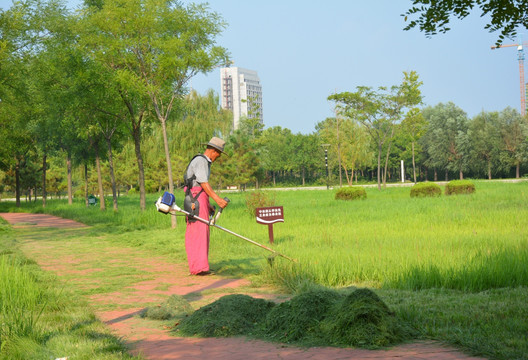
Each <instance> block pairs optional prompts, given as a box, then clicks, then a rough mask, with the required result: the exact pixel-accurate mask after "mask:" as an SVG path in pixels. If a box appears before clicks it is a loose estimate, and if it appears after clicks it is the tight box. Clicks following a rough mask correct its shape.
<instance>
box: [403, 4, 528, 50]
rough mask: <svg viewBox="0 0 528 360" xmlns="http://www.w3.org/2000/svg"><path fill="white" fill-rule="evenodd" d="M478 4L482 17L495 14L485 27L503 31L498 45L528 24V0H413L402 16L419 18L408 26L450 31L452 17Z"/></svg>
mask: <svg viewBox="0 0 528 360" xmlns="http://www.w3.org/2000/svg"><path fill="white" fill-rule="evenodd" d="M474 8H479V9H480V12H481V14H480V16H481V17H483V16H490V18H491V20H490V22H489V23H488V24H486V25H485V27H484V29H487V30H489V31H490V32H494V31H500V35H499V38H498V40H497V42H496V44H497V45H498V46H499V45H500V44H502V41H503V40H504V38H505V37H509V38H513V37H515V36H516V35H517V29H518V27H519V26H523V27H524V28H528V1H527V0H502V1H496V0H441V1H440V0H433V1H431V0H413V6H412V7H411V8H410V9H409V10H407V12H406V13H405V14H403V15H402V16H404V17H405V21H407V19H408V17H410V16H411V17H414V16H418V18H417V19H415V20H411V21H410V22H409V24H408V25H407V26H406V27H405V28H404V30H410V29H412V28H415V27H418V28H419V29H420V31H422V32H424V33H425V34H426V35H427V36H432V35H436V34H437V33H439V32H440V33H446V32H447V31H449V30H450V27H449V22H450V20H451V18H452V17H456V18H458V19H464V18H466V17H467V16H468V15H469V14H470V13H471V12H472V11H473V9H474Z"/></svg>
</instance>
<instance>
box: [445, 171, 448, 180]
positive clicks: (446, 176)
mask: <svg viewBox="0 0 528 360" xmlns="http://www.w3.org/2000/svg"><path fill="white" fill-rule="evenodd" d="M445 181H449V171H448V170H447V169H446V171H445Z"/></svg>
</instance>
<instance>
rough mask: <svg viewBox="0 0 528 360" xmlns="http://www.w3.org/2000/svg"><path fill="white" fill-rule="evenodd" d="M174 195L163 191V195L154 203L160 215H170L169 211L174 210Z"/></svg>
mask: <svg viewBox="0 0 528 360" xmlns="http://www.w3.org/2000/svg"><path fill="white" fill-rule="evenodd" d="M175 201H176V200H175V198H174V195H173V194H171V193H170V192H167V191H165V192H164V193H163V196H161V197H160V198H159V199H158V201H156V208H157V209H158V211H159V212H160V213H164V214H165V215H166V214H168V213H170V211H171V210H175V209H174V206H176V203H175Z"/></svg>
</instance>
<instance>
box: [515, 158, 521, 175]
mask: <svg viewBox="0 0 528 360" xmlns="http://www.w3.org/2000/svg"><path fill="white" fill-rule="evenodd" d="M520 177H521V162H520V161H517V167H516V169H515V178H516V179H519V178H520Z"/></svg>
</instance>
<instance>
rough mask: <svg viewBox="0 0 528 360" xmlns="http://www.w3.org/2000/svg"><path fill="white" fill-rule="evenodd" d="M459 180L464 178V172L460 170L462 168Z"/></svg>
mask: <svg viewBox="0 0 528 360" xmlns="http://www.w3.org/2000/svg"><path fill="white" fill-rule="evenodd" d="M460 180H464V173H463V172H462V169H460Z"/></svg>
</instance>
